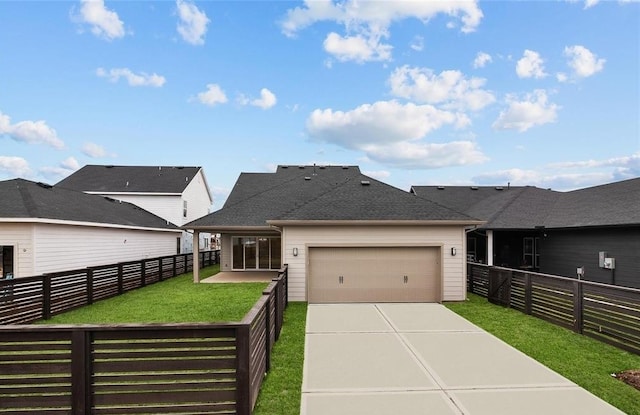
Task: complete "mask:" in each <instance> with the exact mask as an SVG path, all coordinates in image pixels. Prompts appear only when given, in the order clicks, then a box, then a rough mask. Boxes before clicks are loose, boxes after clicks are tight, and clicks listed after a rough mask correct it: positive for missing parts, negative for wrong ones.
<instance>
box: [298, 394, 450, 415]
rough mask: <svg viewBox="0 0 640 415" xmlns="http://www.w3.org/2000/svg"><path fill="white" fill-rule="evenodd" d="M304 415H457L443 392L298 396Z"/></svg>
mask: <svg viewBox="0 0 640 415" xmlns="http://www.w3.org/2000/svg"><path fill="white" fill-rule="evenodd" d="M302 413H304V414H306V415H328V414H330V415H390V414H394V415H399V414H415V415H459V414H460V411H458V410H457V408H456V407H455V406H454V405H453V403H452V402H451V400H450V399H449V398H448V397H447V396H446V394H445V393H443V392H440V391H433V392H387V393H380V392H377V393H333V394H325V393H315V394H305V395H303V397H302Z"/></svg>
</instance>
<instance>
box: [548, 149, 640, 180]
mask: <svg viewBox="0 0 640 415" xmlns="http://www.w3.org/2000/svg"><path fill="white" fill-rule="evenodd" d="M548 167H549V168H553V169H597V168H606V167H614V168H615V170H614V173H613V177H614V179H618V180H619V179H625V178H632V177H640V152H637V153H634V154H632V155H630V156H622V157H612V158H608V159H604V160H585V161H569V162H561V163H552V164H550V165H549V166H548Z"/></svg>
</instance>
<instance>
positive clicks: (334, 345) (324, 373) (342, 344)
mask: <svg viewBox="0 0 640 415" xmlns="http://www.w3.org/2000/svg"><path fill="white" fill-rule="evenodd" d="M304 374H305V375H304V376H303V381H302V391H303V392H344V391H351V392H363V391H368V392H376V391H407V390H429V389H435V388H437V386H436V384H435V383H434V382H433V380H432V378H431V377H430V376H429V374H428V373H427V372H426V371H425V370H424V368H422V367H421V366H420V365H419V364H418V362H417V361H416V359H415V357H414V356H413V355H412V354H411V353H410V352H409V351H408V350H407V348H406V347H405V346H404V345H403V343H402V341H401V340H400V339H399V338H398V337H397V335H396V334H394V333H341V334H318V333H310V334H308V335H307V336H306V339H305V358H304Z"/></svg>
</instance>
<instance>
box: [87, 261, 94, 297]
mask: <svg viewBox="0 0 640 415" xmlns="http://www.w3.org/2000/svg"><path fill="white" fill-rule="evenodd" d="M87 304H93V268H87Z"/></svg>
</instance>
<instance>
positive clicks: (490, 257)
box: [487, 231, 493, 265]
mask: <svg viewBox="0 0 640 415" xmlns="http://www.w3.org/2000/svg"><path fill="white" fill-rule="evenodd" d="M487 265H493V231H487Z"/></svg>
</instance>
